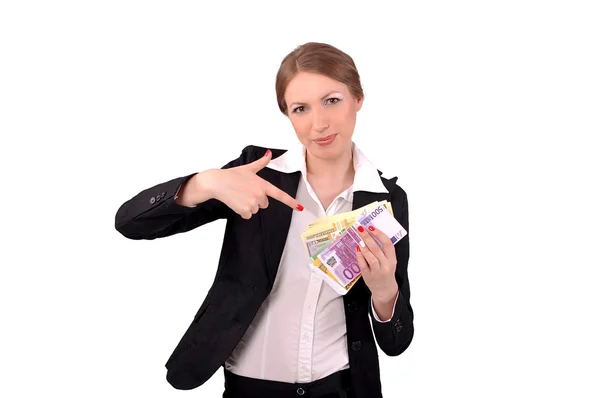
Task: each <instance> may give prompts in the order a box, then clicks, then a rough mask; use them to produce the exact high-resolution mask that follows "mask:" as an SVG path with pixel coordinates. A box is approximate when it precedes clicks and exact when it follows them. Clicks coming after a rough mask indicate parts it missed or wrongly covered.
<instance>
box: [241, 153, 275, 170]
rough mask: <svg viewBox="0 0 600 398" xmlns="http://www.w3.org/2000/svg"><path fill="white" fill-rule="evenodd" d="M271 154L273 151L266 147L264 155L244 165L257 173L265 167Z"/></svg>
mask: <svg viewBox="0 0 600 398" xmlns="http://www.w3.org/2000/svg"><path fill="white" fill-rule="evenodd" d="M272 156H273V153H272V152H271V150H270V149H267V152H265V155H264V156H263V157H261V158H260V159H257V160H255V161H254V162H252V163H248V164H247V165H246V167H247V168H248V169H249V170H251V171H252V172H254V173H258V172H259V171H260V170H262V169H263V168H265V167H266V166H267V165H268V164H269V162H270V161H271V157H272Z"/></svg>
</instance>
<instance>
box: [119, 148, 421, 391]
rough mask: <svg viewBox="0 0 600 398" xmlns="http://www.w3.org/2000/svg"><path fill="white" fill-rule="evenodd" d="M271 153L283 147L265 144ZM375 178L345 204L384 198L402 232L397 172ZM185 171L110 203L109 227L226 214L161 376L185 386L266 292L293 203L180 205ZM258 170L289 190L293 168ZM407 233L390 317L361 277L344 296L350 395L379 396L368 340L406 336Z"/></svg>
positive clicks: (123, 229) (395, 347) (200, 374)
mask: <svg viewBox="0 0 600 398" xmlns="http://www.w3.org/2000/svg"><path fill="white" fill-rule="evenodd" d="M266 149H267V148H262V147H258V146H252V145H250V146H247V147H246V148H244V149H243V151H242V153H241V155H240V157H239V158H238V159H235V160H233V161H231V162H229V163H228V164H226V165H225V166H223V168H230V167H236V166H240V165H243V164H247V163H250V162H253V161H255V160H257V159H259V158H260V157H261V156H263V155H264V153H265V152H266ZM272 152H273V158H276V157H278V156H281V155H282V154H283V153H284V152H285V150H280V149H272ZM381 174H382V173H381V172H379V175H380V178H381V180H382V182H383V184H384V185H385V187H386V188H387V189H388V191H389V192H390V193H389V194H379V193H377V194H376V193H369V192H363V191H357V192H355V193H354V201H353V202H354V203H353V209H357V208H360V207H362V206H365V205H367V204H369V203H371V202H373V201H380V200H388V201H390V202H391V204H392V209H393V212H394V215H395V217H396V219H397V220H398V221H399V222H400V224H401V225H402V226H403V227H404V228H405V229H406V231H407V232H408V230H409V228H408V202H407V198H406V193H405V191H404V190H403V189H402V188H400V187H399V186H398V185H396V180H397V178H396V177H395V178H392V179H389V180H388V179H386V178H384V177H381ZM192 176H193V174H192V175H189V176H186V177H180V178H176V179H173V180H171V181H168V182H165V183H162V184H159V185H156V186H154V187H152V188H149V189H146V190H144V191H142V192H140V193H139V194H137V195H136V196H134V197H133V198H131V199H130V200H128V201H127V202H125V203H123V204H122V205H121V207H120V208H119V209H118V211H117V214H116V217H115V227H116V229H117V231H119V232H120V233H121V234H122V235H124V236H125V237H127V238H129V239H155V238H162V237H166V236H170V235H173V234H177V233H181V232H186V231H189V230H192V229H194V228H197V227H199V226H201V225H204V224H207V223H209V222H212V221H215V220H218V219H226V220H227V224H226V229H225V236H224V240H223V247H222V250H221V255H220V259H219V264H218V268H217V271H216V276H215V280H214V282H213V285H212V287H211V288H210V290H209V292H208V295H207V297H206V299H205V300H204V302H203V303H202V305H201V306H200V309H199V310H198V312H197V313H196V315H195V316H194V318H193V321H192V322H191V324H190V326H189V327H188V329H187V331H186V332H185V333H184V334H183V337H182V338H181V340H180V341H179V343H178V344H177V346H176V347H175V350H174V351H173V353H172V354H171V356H170V357H169V359H168V361H167V362H166V364H165V366H166V368H167V381H168V382H169V383H170V384H171V385H172V386H173V387H174V388H177V389H181V390H190V389H194V388H196V387H198V386H200V385H202V384H203V383H205V382H206V381H207V380H208V379H209V378H210V377H211V376H212V375H213V374H214V373H215V372H216V371H217V370H218V368H219V367H221V366H223V364H224V362H225V361H226V359H227V358H228V357H229V355H230V353H231V352H232V351H233V349H234V348H235V346H236V345H237V343H238V342H239V340H240V338H241V337H242V335H243V334H244V332H245V331H246V329H247V328H248V326H249V325H250V323H251V322H252V320H253V318H254V316H255V315H256V313H257V311H258V309H259V307H260V306H261V304H262V302H263V301H264V300H265V299H266V297H267V296H268V295H269V292H270V291H271V289H272V287H273V282H274V281H275V274H276V273H277V268H278V266H279V262H280V259H281V255H282V252H283V247H284V245H285V242H286V237H287V232H288V229H289V226H290V222H291V218H292V212H293V210H292V209H291V208H290V207H288V206H286V205H284V204H282V203H281V202H279V201H277V200H274V199H272V200H270V201H269V206H268V208H266V209H261V210H260V211H259V212H258V213H257V214H255V215H254V216H253V217H252V218H251V219H249V220H245V219H243V218H242V217H240V216H239V215H237V214H236V213H235V212H233V210H231V209H230V208H229V207H228V206H226V205H225V204H224V203H222V202H220V201H218V200H216V199H210V200H208V201H206V202H204V203H202V204H200V205H198V206H197V207H195V208H188V207H185V206H181V205H179V204H178V203H176V202H175V199H174V196H175V194H176V193H177V191H178V189H179V188H180V187H181V185H182V184H183V183H184V182H185V181H187V179H189V178H190V177H192ZM258 176H260V177H261V178H263V179H265V180H266V181H269V182H270V183H272V184H273V185H275V186H277V187H279V188H280V189H282V190H283V191H285V192H287V193H288V194H289V195H291V196H292V197H295V196H296V190H297V189H298V183H299V180H300V172H296V173H292V174H286V173H281V172H278V171H275V170H272V169H269V168H264V169H262V170H261V171H259V172H258ZM408 238H409V235H408V234H407V235H406V236H405V237H404V238H403V239H401V240H400V242H398V243H397V244H396V246H395V248H396V256H397V260H398V263H397V269H396V280H397V282H398V286H399V288H400V296H399V297H398V301H397V304H396V307H395V309H394V316H393V318H392V320H391V321H390V322H386V323H379V322H377V321H376V320H375V319H374V318H373V319H372V320H371V322H372V324H373V331H374V334H375V335H374V336H373V332H372V331H371V327H370V325H369V323H370V321H369V316H371V317H372V316H373V314H372V312H371V305H370V300H371V298H370V297H371V296H370V291H369V289H368V288H367V286H366V285H365V283H364V280H363V279H362V278H361V279H360V280H359V281H358V282H357V283H356V284H355V285H354V287H353V288H352V289H351V290H350V291H349V292H348V293H347V294H346V295H345V296H344V298H343V300H344V304H345V306H344V307H345V313H346V326H347V338H348V348H349V350H348V351H349V352H348V355H349V360H350V371H351V373H352V381H353V384H354V389H355V391H356V394H357V397H359V398H363V397H365V398H366V397H369V398H373V397H381V396H382V395H381V382H380V377H379V376H380V374H379V359H378V353H377V347H376V345H375V344H376V342H377V344H378V345H379V347H380V348H381V350H382V351H383V352H384V353H385V354H387V355H389V356H395V355H400V354H401V353H402V352H404V350H406V348H407V347H408V346H409V344H410V342H411V341H412V337H413V330H414V329H413V311H412V307H411V305H410V302H409V299H410V288H409V282H408V274H407V265H408V258H409V239H408Z"/></svg>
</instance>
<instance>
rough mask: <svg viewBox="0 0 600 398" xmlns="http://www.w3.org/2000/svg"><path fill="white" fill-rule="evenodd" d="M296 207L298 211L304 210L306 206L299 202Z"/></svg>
mask: <svg viewBox="0 0 600 398" xmlns="http://www.w3.org/2000/svg"><path fill="white" fill-rule="evenodd" d="M296 209H298V211H302V210H304V206H302V205H301V204H298V206H296Z"/></svg>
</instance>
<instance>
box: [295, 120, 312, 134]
mask: <svg viewBox="0 0 600 398" xmlns="http://www.w3.org/2000/svg"><path fill="white" fill-rule="evenodd" d="M292 126H293V127H294V130H296V134H297V135H298V136H301V137H302V136H306V135H308V134H309V133H310V120H309V119H308V118H307V117H297V118H294V119H292Z"/></svg>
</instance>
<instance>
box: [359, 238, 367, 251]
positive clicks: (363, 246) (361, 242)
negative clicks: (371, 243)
mask: <svg viewBox="0 0 600 398" xmlns="http://www.w3.org/2000/svg"><path fill="white" fill-rule="evenodd" d="M358 244H359V245H360V247H362V248H363V249H364V248H365V247H367V245H365V242H363V241H362V240H361V241H360V242H358Z"/></svg>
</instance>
